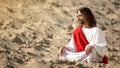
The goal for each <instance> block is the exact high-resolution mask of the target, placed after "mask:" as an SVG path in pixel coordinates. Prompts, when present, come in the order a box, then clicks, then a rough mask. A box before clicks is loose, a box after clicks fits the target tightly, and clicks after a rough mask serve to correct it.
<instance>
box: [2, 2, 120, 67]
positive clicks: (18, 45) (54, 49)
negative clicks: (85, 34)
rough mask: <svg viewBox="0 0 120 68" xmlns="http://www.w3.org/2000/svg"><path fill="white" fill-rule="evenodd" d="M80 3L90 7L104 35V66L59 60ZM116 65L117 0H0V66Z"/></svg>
mask: <svg viewBox="0 0 120 68" xmlns="http://www.w3.org/2000/svg"><path fill="white" fill-rule="evenodd" d="M81 6H87V7H89V8H90V9H91V10H92V12H93V13H94V15H95V17H96V19H97V22H98V24H99V25H100V27H101V29H102V30H103V32H104V34H105V36H106V39H107V42H108V45H107V48H108V52H107V55H108V57H109V64H107V65H103V64H98V63H90V64H88V63H84V62H83V63H79V62H76V63H75V62H69V61H61V60H59V59H58V49H59V48H60V46H61V45H67V44H68V42H69V40H70V38H71V33H72V30H73V29H74V28H75V27H76V23H77V19H76V16H75V15H76V10H77V9H78V8H79V7H81ZM119 67H120V0H0V68H119Z"/></svg>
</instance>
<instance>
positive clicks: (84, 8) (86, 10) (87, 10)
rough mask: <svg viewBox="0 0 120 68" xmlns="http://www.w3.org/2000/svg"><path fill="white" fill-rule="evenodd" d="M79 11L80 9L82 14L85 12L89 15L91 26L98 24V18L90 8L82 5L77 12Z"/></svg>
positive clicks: (88, 19)
mask: <svg viewBox="0 0 120 68" xmlns="http://www.w3.org/2000/svg"><path fill="white" fill-rule="evenodd" d="M78 11H80V12H81V13H82V14H84V15H85V16H86V17H87V21H88V22H89V23H88V24H89V26H90V27H94V26H96V19H95V17H94V15H93V13H92V12H91V10H90V9H89V8H87V7H82V8H79V9H78V10H77V13H78Z"/></svg>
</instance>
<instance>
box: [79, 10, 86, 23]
mask: <svg viewBox="0 0 120 68" xmlns="http://www.w3.org/2000/svg"><path fill="white" fill-rule="evenodd" d="M77 19H78V21H80V22H84V21H85V20H86V17H85V15H84V14H82V13H81V12H80V11H78V13H77Z"/></svg>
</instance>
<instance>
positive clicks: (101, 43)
mask: <svg viewBox="0 0 120 68" xmlns="http://www.w3.org/2000/svg"><path fill="white" fill-rule="evenodd" d="M106 44H107V43H106V39H105V37H104V35H103V33H102V31H101V29H100V28H97V29H96V31H95V34H94V36H93V38H92V40H91V41H90V42H89V44H88V45H87V47H88V46H90V45H91V46H93V47H94V48H95V50H96V51H97V53H98V54H99V55H100V56H102V57H103V56H104V55H105V54H106ZM87 47H86V48H87Z"/></svg>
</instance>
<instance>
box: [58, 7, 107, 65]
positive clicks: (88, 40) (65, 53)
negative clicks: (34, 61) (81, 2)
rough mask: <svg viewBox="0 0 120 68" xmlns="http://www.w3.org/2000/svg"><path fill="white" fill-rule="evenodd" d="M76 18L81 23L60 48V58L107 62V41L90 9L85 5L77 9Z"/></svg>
mask: <svg viewBox="0 0 120 68" xmlns="http://www.w3.org/2000/svg"><path fill="white" fill-rule="evenodd" d="M77 19H78V21H79V22H80V23H81V24H82V25H81V26H79V27H78V28H76V29H75V30H74V31H73V33H72V38H71V40H70V42H69V44H68V45H67V46H64V47H61V48H60V51H59V54H60V58H61V59H63V58H64V59H68V60H70V61H80V62H82V61H87V62H88V63H90V62H101V63H105V64H106V63H108V58H107V56H106V44H107V43H106V40H105V37H104V35H103V33H102V31H101V29H100V28H99V27H98V26H97V25H96V19H95V17H94V15H93V13H92V12H91V10H90V9H89V8H87V7H82V8H80V9H78V10H77Z"/></svg>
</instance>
